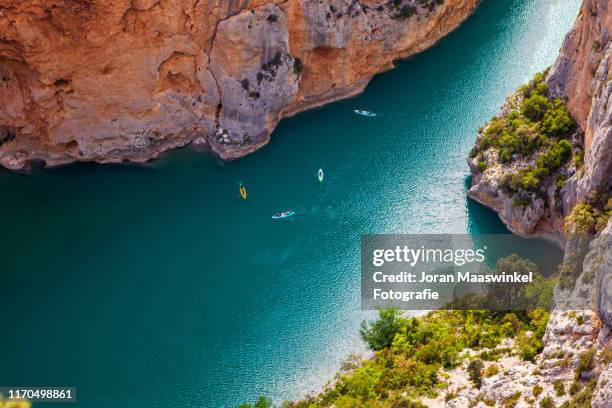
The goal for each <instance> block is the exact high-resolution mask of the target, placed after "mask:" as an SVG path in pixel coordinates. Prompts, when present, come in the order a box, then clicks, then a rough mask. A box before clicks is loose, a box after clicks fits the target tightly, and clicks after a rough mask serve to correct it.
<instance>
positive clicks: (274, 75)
mask: <svg viewBox="0 0 612 408" xmlns="http://www.w3.org/2000/svg"><path fill="white" fill-rule="evenodd" d="M478 2H479V0H356V1H353V0H247V1H242V2H234V1H227V0H221V1H200V0H176V1H165V0H112V1H106V2H100V1H93V0H52V1H46V2H41V1H36V0H0V100H2V101H3V103H2V104H0V165H2V166H4V167H7V168H10V169H22V168H24V167H25V166H27V165H28V163H31V162H34V161H41V162H44V163H45V164H46V165H49V166H53V165H60V164H65V163H70V162H74V161H96V162H103V163H107V162H122V161H136V162H141V161H146V160H149V159H151V158H154V157H156V156H157V155H159V154H160V153H161V152H163V151H165V150H168V149H172V148H174V147H178V146H184V145H187V144H191V143H195V144H205V145H207V146H209V147H210V148H212V150H213V151H214V152H216V153H217V154H218V155H219V156H220V157H221V158H223V159H233V158H237V157H241V156H243V155H245V154H248V153H250V152H252V151H254V150H256V149H258V148H260V147H261V146H263V145H265V144H266V143H268V141H269V137H270V133H271V132H272V131H273V130H274V128H275V126H276V125H277V123H278V122H279V120H280V119H281V118H283V117H287V116H290V115H292V114H295V113H296V112H299V111H301V110H304V109H308V108H312V107H314V106H318V105H321V104H324V103H327V102H330V101H334V100H337V99H340V98H346V97H348V96H351V95H354V94H356V93H359V92H361V91H362V90H363V89H364V87H365V85H366V84H367V83H368V81H369V80H370V79H371V78H372V76H373V75H375V74H376V73H379V72H381V71H384V70H388V69H391V68H392V67H393V61H394V60H396V59H400V58H406V57H408V56H410V55H413V54H415V53H418V52H420V51H423V50H424V49H426V48H428V47H430V46H432V45H433V44H434V43H435V42H437V41H438V40H440V39H441V38H442V37H443V36H444V35H446V34H447V33H449V32H450V31H451V30H453V29H455V28H456V27H457V26H458V25H459V24H460V23H461V22H462V21H463V20H464V19H465V18H467V17H468V16H469V15H470V14H471V13H472V12H473V10H474V9H475V7H476V6H477V4H478Z"/></svg>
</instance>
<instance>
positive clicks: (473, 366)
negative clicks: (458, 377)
mask: <svg viewBox="0 0 612 408" xmlns="http://www.w3.org/2000/svg"><path fill="white" fill-rule="evenodd" d="M483 367H484V363H483V362H482V360H481V359H479V358H477V359H474V360H472V361H470V363H469V364H468V366H467V372H468V377H469V378H470V381H471V382H472V383H473V384H474V386H475V387H476V388H480V386H481V385H482V369H483Z"/></svg>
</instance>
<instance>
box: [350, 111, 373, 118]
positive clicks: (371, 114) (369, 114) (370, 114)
mask: <svg viewBox="0 0 612 408" xmlns="http://www.w3.org/2000/svg"><path fill="white" fill-rule="evenodd" d="M353 112H355V113H356V114H358V115H361V116H367V117H369V118H373V117H374V116H376V114H375V113H374V112H370V111H367V110H363V109H355V110H354V111H353Z"/></svg>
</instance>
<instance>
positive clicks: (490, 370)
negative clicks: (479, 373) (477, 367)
mask: <svg viewBox="0 0 612 408" xmlns="http://www.w3.org/2000/svg"><path fill="white" fill-rule="evenodd" d="M497 374H499V366H498V365H497V364H491V365H490V366H488V367H487V368H486V369H485V371H484V376H485V377H486V378H488V377H493V376H494V375H497Z"/></svg>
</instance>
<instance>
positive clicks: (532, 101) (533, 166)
mask: <svg viewBox="0 0 612 408" xmlns="http://www.w3.org/2000/svg"><path fill="white" fill-rule="evenodd" d="M544 78H545V73H539V74H537V75H536V76H535V77H534V79H532V80H531V81H530V82H529V83H528V84H526V85H524V86H523V87H521V88H520V89H519V91H518V93H517V94H516V96H515V99H514V100H513V101H512V102H510V103H509V109H508V111H507V112H506V114H505V115H503V116H496V117H494V118H493V119H491V121H490V122H489V123H488V125H487V126H486V127H484V128H483V129H482V131H481V134H480V136H479V137H478V140H477V141H476V146H475V147H474V149H473V150H472V152H471V157H472V158H476V159H477V161H476V162H477V166H476V167H477V170H478V171H479V172H484V171H485V170H486V169H487V168H488V167H489V163H487V160H486V159H485V156H486V154H485V152H487V151H489V150H490V149H492V150H493V151H494V152H496V153H497V160H498V161H499V162H501V163H503V164H511V163H513V162H515V161H517V160H521V161H522V162H524V163H526V164H527V165H525V166H522V168H520V169H519V170H517V171H514V172H511V173H508V174H506V175H504V177H503V178H502V179H501V180H500V187H501V188H502V190H504V191H505V192H506V193H507V194H509V195H515V196H517V197H518V199H517V201H516V202H515V204H516V205H528V204H529V203H530V199H529V198H528V197H530V196H531V194H532V193H537V192H541V191H543V187H545V186H546V185H548V184H554V185H555V186H556V187H557V188H558V189H560V188H563V187H564V186H565V181H566V180H567V174H566V171H567V169H566V167H567V165H568V164H570V163H571V162H572V160H573V161H574V165H575V167H578V164H579V163H577V162H578V160H579V157H581V155H580V151H581V149H579V148H576V147H575V146H574V144H576V143H572V142H573V141H574V140H573V139H572V138H573V137H574V133H575V132H576V124H575V122H574V120H573V119H572V117H571V115H570V113H569V111H568V109H567V106H566V104H565V102H564V101H563V100H562V99H554V98H551V97H549V91H548V86H547V85H546V83H545V82H544ZM489 159H490V160H493V159H491V158H489Z"/></svg>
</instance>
